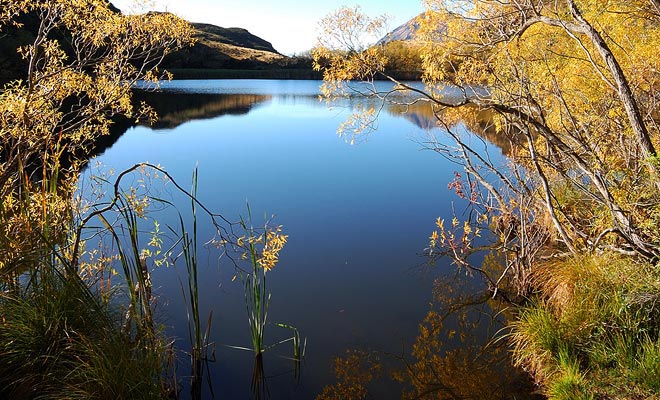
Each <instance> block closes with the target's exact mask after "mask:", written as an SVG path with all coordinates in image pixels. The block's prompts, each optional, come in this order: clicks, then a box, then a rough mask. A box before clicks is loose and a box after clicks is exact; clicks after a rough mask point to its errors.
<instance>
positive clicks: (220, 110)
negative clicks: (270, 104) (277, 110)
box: [134, 91, 271, 129]
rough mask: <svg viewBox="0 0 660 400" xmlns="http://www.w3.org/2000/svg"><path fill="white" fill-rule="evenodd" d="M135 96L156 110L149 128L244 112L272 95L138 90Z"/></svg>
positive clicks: (138, 100) (167, 126)
mask: <svg viewBox="0 0 660 400" xmlns="http://www.w3.org/2000/svg"><path fill="white" fill-rule="evenodd" d="M134 99H135V101H136V103H137V104H139V102H142V101H144V102H145V103H147V104H149V105H150V106H151V107H153V109H154V110H155V111H156V113H157V114H158V121H157V122H156V123H155V124H154V125H151V128H153V129H173V128H176V127H177V126H179V125H181V124H183V123H185V122H188V121H192V120H199V119H210V118H215V117H219V116H221V115H242V114H247V113H249V112H250V110H252V108H253V107H254V106H256V105H257V104H260V103H263V102H265V101H268V100H270V99H271V96H268V95H258V94H208V93H177V92H167V93H163V92H143V91H138V92H136V93H135V96H134Z"/></svg>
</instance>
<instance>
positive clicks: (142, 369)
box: [0, 269, 164, 399]
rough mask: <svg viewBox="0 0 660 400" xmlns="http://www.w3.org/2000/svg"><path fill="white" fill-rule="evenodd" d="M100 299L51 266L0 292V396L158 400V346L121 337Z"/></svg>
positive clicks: (116, 320) (118, 322) (109, 310)
mask: <svg viewBox="0 0 660 400" xmlns="http://www.w3.org/2000/svg"><path fill="white" fill-rule="evenodd" d="M99 298H100V296H98V295H97V294H96V293H94V292H93V291H91V290H90V289H89V288H88V287H87V286H86V285H85V284H84V283H83V282H81V281H80V280H79V279H78V278H77V277H71V276H69V277H66V276H64V275H61V274H58V273H57V272H56V270H54V269H52V270H50V271H38V272H35V273H33V274H32V277H31V281H30V282H29V284H27V285H24V286H22V287H21V289H20V290H14V291H11V292H5V293H4V294H2V295H1V297H0V310H1V320H0V321H1V323H0V325H1V326H2V328H1V329H0V397H2V398H39V399H92V398H94V399H151V398H160V396H161V385H160V383H161V376H160V374H161V370H162V361H163V360H161V356H160V354H164V351H154V348H153V347H152V346H151V345H150V344H147V343H144V342H143V341H142V340H141V339H140V338H136V337H130V336H127V335H123V334H122V333H121V318H120V316H119V313H117V312H115V311H114V310H112V308H111V307H110V306H109V305H108V303H105V302H102V301H100V300H99ZM3 396H4V397H3Z"/></svg>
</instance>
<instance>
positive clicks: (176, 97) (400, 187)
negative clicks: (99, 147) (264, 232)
mask: <svg viewBox="0 0 660 400" xmlns="http://www.w3.org/2000/svg"><path fill="white" fill-rule="evenodd" d="M319 84H320V82H275V81H259V82H256V81H247V82H245V81H230V82H218V83H215V82H213V81H211V82H209V81H204V82H180V81H177V82H171V83H168V84H167V85H164V87H163V90H164V92H163V93H146V94H144V93H143V94H141V95H138V96H136V98H139V96H152V98H151V99H148V100H146V101H148V102H149V103H151V104H152V106H153V107H154V108H155V109H156V111H157V112H158V113H159V114H160V117H161V123H160V125H159V126H158V129H167V131H166V134H163V133H164V132H165V131H163V130H160V131H159V130H155V129H153V128H148V127H144V126H135V124H134V122H133V121H125V122H124V123H123V125H122V124H117V125H116V127H115V128H116V129H117V135H119V136H122V133H123V132H124V131H126V130H128V129H130V131H129V132H128V133H127V134H125V135H123V136H122V137H121V138H120V139H119V140H118V141H117V142H116V143H115V144H113V145H112V148H111V149H107V150H106V151H105V152H104V154H103V155H102V157H100V158H99V160H98V161H99V163H98V164H105V165H108V166H109V167H112V168H115V169H116V170H122V169H125V168H128V167H130V166H132V165H134V164H135V163H136V162H142V161H145V160H149V161H151V162H152V163H158V164H161V165H164V166H165V167H166V168H167V170H168V171H169V172H170V173H171V174H172V175H173V176H174V177H177V180H178V181H179V183H181V184H182V185H184V186H187V185H188V182H187V181H186V177H189V176H190V172H191V170H192V168H194V166H195V165H199V170H200V175H199V188H200V192H199V199H200V201H202V202H203V203H204V204H205V205H207V206H208V207H209V208H210V209H212V210H213V211H218V212H222V213H223V214H224V215H226V216H229V217H230V218H231V219H237V218H235V216H237V215H239V214H240V213H242V212H244V211H245V201H246V199H247V200H249V203H250V207H251V209H252V211H253V215H259V216H264V217H266V216H268V217H270V216H271V215H273V214H276V215H277V218H276V222H277V223H281V224H283V225H284V230H285V231H286V233H287V234H289V235H290V243H289V244H287V247H286V248H285V249H284V252H283V254H282V259H281V261H280V265H281V267H282V268H281V269H278V271H277V272H276V273H273V274H272V276H271V275H269V287H270V285H271V284H272V293H273V298H272V302H273V303H272V306H273V307H272V308H271V314H270V316H269V320H272V321H282V322H287V323H291V324H292V325H295V326H296V327H297V328H298V329H299V330H300V332H301V335H303V336H305V337H307V339H308V348H307V352H306V356H305V359H304V361H303V363H302V364H303V365H302V371H300V370H298V369H297V368H296V369H293V370H292V365H291V362H292V361H291V360H290V359H286V358H282V357H280V356H290V354H291V353H290V352H289V351H288V349H284V348H280V347H281V346H280V347H275V348H273V349H272V350H271V351H269V352H267V353H266V354H265V355H264V358H263V359H262V360H259V362H257V363H254V358H253V357H251V356H250V355H248V354H246V353H245V352H242V351H239V350H236V349H235V348H234V349H232V348H230V347H227V346H228V345H237V346H247V344H246V342H249V338H250V336H249V330H248V327H247V324H246V323H245V322H246V321H245V304H244V301H243V300H244V293H243V288H242V287H241V285H240V284H239V283H237V282H234V281H233V280H232V278H233V276H234V272H235V271H234V269H233V268H231V267H230V268H225V267H226V265H224V264H222V263H221V262H220V261H218V260H219V258H218V257H217V255H216V254H214V253H212V250H208V251H207V250H206V249H205V250H203V251H202V253H201V254H200V260H203V264H204V265H203V267H202V268H204V269H203V271H204V272H203V274H204V278H203V279H201V280H200V287H199V292H200V294H201V295H200V310H201V314H202V315H208V314H209V311H210V310H213V313H214V314H213V315H214V321H215V320H217V321H220V322H219V323H217V324H215V323H214V329H213V330H212V331H211V332H210V337H209V341H211V342H214V343H216V344H217V345H218V347H217V352H218V353H217V362H216V363H212V364H211V365H210V369H209V374H208V375H207V376H208V377H209V379H211V380H212V381H213V390H214V393H215V394H216V395H217V397H218V398H249V397H250V396H252V397H253V398H268V397H271V398H274V399H277V398H289V399H310V398H314V397H315V396H316V395H319V394H320V393H322V392H323V388H324V387H325V386H326V385H327V384H328V383H329V382H332V381H333V374H332V371H331V369H332V365H331V362H332V359H333V357H334V356H335V355H337V354H343V353H342V352H343V351H344V349H346V348H363V349H365V350H364V351H363V352H352V353H349V354H346V357H348V358H349V359H348V361H347V362H346V363H341V362H340V363H338V364H336V365H335V367H336V369H338V370H342V371H345V372H344V373H343V376H345V377H346V378H347V379H352V381H351V382H349V384H350V385H349V386H345V387H344V388H345V389H346V390H349V389H350V390H358V391H359V390H362V389H360V387H363V388H369V389H370V391H372V392H373V391H374V389H373V387H374V386H376V389H375V390H376V391H377V395H376V396H374V398H398V397H400V395H401V391H402V387H406V388H407V389H406V390H407V392H406V393H410V394H411V395H412V394H416V393H417V388H416V387H415V386H414V384H413V380H414V378H413V376H414V374H413V373H412V371H413V370H418V371H419V372H420V374H422V373H423V372H424V371H425V368H427V369H429V370H432V369H430V368H429V367H423V366H422V364H419V366H418V367H416V369H415V368H413V367H414V366H415V365H417V364H418V363H419V362H421V360H417V359H416V358H415V357H414V355H412V354H410V350H411V349H417V347H421V346H423V344H422V342H423V341H422V340H421V339H419V338H416V336H417V334H418V330H417V328H418V326H419V324H420V321H423V323H422V325H424V324H427V325H431V322H432V321H430V320H429V321H427V320H426V319H428V316H427V315H426V314H427V309H426V307H427V305H428V304H429V301H430V300H431V290H432V279H428V277H421V276H418V275H417V274H414V273H411V271H410V269H411V267H413V266H415V265H419V263H421V262H423V261H424V259H423V258H421V257H420V256H419V254H420V253H421V252H422V251H423V247H424V246H425V244H426V243H427V241H428V234H429V232H430V231H431V230H432V227H433V226H434V221H435V219H436V218H437V217H438V216H440V217H442V218H451V214H452V202H453V201H454V200H456V198H455V197H452V196H448V192H447V184H448V183H449V181H450V180H451V179H452V178H453V171H454V170H455V169H456V166H455V165H454V164H451V163H449V162H447V160H445V159H443V158H442V157H438V156H437V155H436V154H435V153H433V152H420V151H419V150H420V145H419V144H418V143H416V142H414V141H411V140H410V137H411V136H412V137H417V138H424V137H425V136H426V134H427V133H428V132H427V131H428V130H433V129H434V128H435V118H434V116H433V114H432V109H430V108H427V109H423V108H412V109H411V110H409V111H410V112H409V113H408V114H401V112H400V111H401V110H397V109H391V110H386V111H385V112H382V113H381V116H380V119H379V129H378V132H376V133H374V134H373V135H372V137H371V138H370V140H369V142H368V143H366V144H365V145H360V146H348V145H346V144H345V143H344V141H343V140H342V139H340V138H338V137H337V134H336V129H337V127H338V126H339V124H340V123H341V122H342V121H343V120H344V119H345V118H346V116H347V114H348V113H350V112H351V110H352V109H354V108H356V107H358V106H360V105H366V106H370V105H371V104H373V103H369V101H371V100H365V99H360V98H357V97H353V98H349V99H345V100H342V101H341V102H340V103H338V104H336V105H335V106H334V108H333V109H332V110H328V108H327V106H326V104H325V103H323V102H319V100H318V85H319ZM142 99H144V97H142ZM402 117H405V118H402ZM484 119H486V117H484ZM186 122H187V123H186ZM418 127H423V129H418ZM436 133H437V136H438V140H439V141H440V140H443V135H442V132H441V131H437V132H436ZM446 140H449V139H446ZM497 152H498V151H497V150H495V151H494V152H493V153H497ZM498 160H499V159H498ZM95 164H96V163H95ZM86 173H87V174H92V173H93V171H86ZM158 195H159V197H162V196H167V195H168V193H167V191H166V190H165V193H162V196H160V195H161V194H160V193H159V194H158ZM167 198H168V199H171V201H172V203H174V204H177V205H180V206H181V207H180V208H181V209H184V210H185V209H187V207H189V199H184V200H181V201H180V199H178V198H176V197H175V196H173V195H172V196H170V197H167ZM170 214H171V215H170ZM176 218H178V217H177V216H176V213H175V212H174V211H171V212H170V210H163V212H161V213H160V214H159V215H158V216H157V219H158V221H159V223H161V224H162V226H166V225H167V224H168V223H169V224H170V225H172V224H176V223H177V221H178V220H177V219H176ZM148 222H151V221H148ZM203 225H204V224H201V223H200V226H199V229H200V233H199V235H200V238H204V239H208V238H211V237H213V234H214V233H215V232H213V231H212V230H209V229H206V227H205V226H203ZM151 229H153V228H152V226H148V224H147V223H145V225H144V231H145V232H148V231H150V230H151ZM153 280H154V282H156V284H155V287H159V288H160V293H159V295H160V296H161V297H160V298H159V301H158V304H159V305H160V307H161V309H160V310H161V312H162V314H163V315H166V316H167V317H168V320H167V322H166V324H167V334H168V335H171V336H172V337H175V338H185V337H187V331H186V330H185V327H186V326H187V325H186V320H185V318H184V316H185V312H186V311H185V307H184V306H183V305H182V302H181V301H180V296H181V293H180V290H179V286H180V283H179V282H180V277H178V276H177V272H176V270H175V269H158V270H155V271H154V274H153ZM436 286H437V285H436ZM436 291H437V289H436ZM436 297H437V296H436ZM434 304H435V303H434ZM434 307H436V306H434ZM438 307H439V306H438ZM433 311H434V312H435V313H439V311H438V309H437V308H433ZM450 319H451V318H449V319H446V321H448V320H450ZM452 324H454V323H453V322H452V323H450V322H445V323H444V325H443V329H449V328H448V327H450V326H451V329H454V330H455V331H457V332H458V329H456V328H455V327H453V325H452ZM454 325H455V324H454ZM269 329H270V328H269ZM276 331H277V330H274V331H273V333H274V336H270V334H269V339H272V340H273V343H277V342H278V341H280V340H283V339H285V336H287V335H284V334H282V337H279V336H277V335H278V332H276ZM466 334H469V333H466ZM454 335H457V333H455V334H454ZM482 336H483V335H482ZM453 339H456V337H454V338H453ZM424 341H425V342H429V341H430V338H429V339H425V340H424ZM487 341H488V340H486V339H485V342H487ZM416 343H418V344H416ZM176 345H177V346H178V347H179V348H183V349H185V346H186V341H185V340H178V341H177V342H176ZM447 345H448V346H458V348H462V347H464V346H468V344H463V343H461V342H460V341H459V342H456V343H454V342H451V341H450V342H448V343H447ZM402 346H403V347H404V349H405V350H406V352H405V354H404V353H403V352H401V353H399V354H404V355H405V357H404V358H401V359H393V358H392V357H385V356H383V354H384V353H383V352H384V351H389V352H399V351H401V347H402ZM413 346H415V347H413ZM454 348H456V347H446V348H443V350H439V351H440V353H441V354H440V355H439V356H438V357H441V358H447V356H448V354H447V351H453V350H446V349H454ZM374 351H377V352H374ZM416 351H417V350H416ZM420 351H421V350H420ZM420 354H428V355H429V356H431V353H430V352H427V353H420ZM465 354H466V355H465V356H464V358H467V359H471V358H470V357H472V356H474V355H475V354H478V352H476V351H472V352H468V353H465ZM402 357H403V356H402ZM456 357H458V358H460V357H459V356H458V355H455V356H454V358H455V359H456ZM401 360H407V362H408V364H409V365H410V371H411V372H410V374H409V375H408V369H405V368H403V367H402V365H405V364H401ZM384 362H387V363H388V366H387V369H385V368H383V366H384V365H385V363H384ZM392 362H395V363H397V365H398V368H397V370H399V372H400V374H399V379H400V382H393V381H392V380H391V379H389V377H390V374H391V371H392V370H393V368H392V365H391V364H392ZM455 363H458V361H455ZM446 365H449V364H446ZM434 368H439V366H436V367H434ZM474 368H475V369H476V368H477V366H475V367H474ZM358 370H359V371H366V372H365V373H360V372H354V371H358ZM502 370H503V371H507V368H506V367H504V366H502ZM462 373H464V372H462V370H460V369H459V371H458V372H455V375H454V376H457V375H460V374H462ZM483 373H484V374H485V370H484V372H483ZM299 378H300V379H299ZM443 379H444V378H443ZM446 379H449V378H446ZM483 379H484V381H487V379H486V378H483ZM361 381H365V382H364V383H361ZM368 381H370V382H371V383H368ZM419 381H421V380H419ZM433 385H436V386H437V382H433V381H428V382H426V383H425V385H424V386H420V389H419V390H420V392H421V391H422V390H425V389H424V388H426V389H429V388H431V387H434V386H433ZM351 388H352V389H351ZM186 389H188V388H186ZM251 389H252V390H251ZM340 389H341V388H340ZM203 390H204V395H205V397H207V398H210V397H211V395H212V394H211V393H210V391H209V390H208V389H206V385H204V389H203ZM475 390H476V389H475ZM182 393H185V390H184V391H182ZM351 393H353V392H351ZM354 393H358V394H359V393H362V392H354ZM331 394H332V392H329V394H328V395H331ZM434 395H435V394H434ZM345 398H350V396H349V397H345ZM354 398H359V397H358V396H354Z"/></svg>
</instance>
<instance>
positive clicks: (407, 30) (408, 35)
mask: <svg viewBox="0 0 660 400" xmlns="http://www.w3.org/2000/svg"><path fill="white" fill-rule="evenodd" d="M423 15H424V14H419V15H418V16H416V17H413V18H411V19H410V20H408V21H407V22H405V23H403V24H401V25H400V26H398V27H397V28H395V29H394V30H393V31H391V32H390V33H388V34H387V35H385V36H384V37H383V38H381V39H380V40H379V41H378V43H377V44H379V45H383V44H387V43H391V42H396V41H402V42H410V41H414V40H415V36H416V35H417V31H419V26H420V23H419V20H420V18H422V17H423Z"/></svg>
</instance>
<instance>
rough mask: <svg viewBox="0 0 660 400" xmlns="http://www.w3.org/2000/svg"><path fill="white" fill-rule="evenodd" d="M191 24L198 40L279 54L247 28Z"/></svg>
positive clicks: (268, 43)
mask: <svg viewBox="0 0 660 400" xmlns="http://www.w3.org/2000/svg"><path fill="white" fill-rule="evenodd" d="M192 26H194V27H195V30H196V31H197V33H196V35H195V36H196V37H197V39H198V40H203V41H212V42H218V43H224V44H229V45H232V46H237V47H245V48H248V49H254V50H263V51H268V52H271V53H276V54H279V52H278V51H277V50H275V48H274V47H273V45H272V44H270V42H268V41H266V40H264V39H262V38H260V37H259V36H256V35H253V34H251V33H250V32H248V30H247V29H243V28H222V27H220V26H216V25H211V24H201V23H193V24H192Z"/></svg>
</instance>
